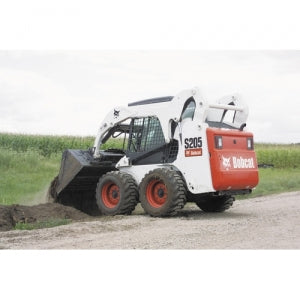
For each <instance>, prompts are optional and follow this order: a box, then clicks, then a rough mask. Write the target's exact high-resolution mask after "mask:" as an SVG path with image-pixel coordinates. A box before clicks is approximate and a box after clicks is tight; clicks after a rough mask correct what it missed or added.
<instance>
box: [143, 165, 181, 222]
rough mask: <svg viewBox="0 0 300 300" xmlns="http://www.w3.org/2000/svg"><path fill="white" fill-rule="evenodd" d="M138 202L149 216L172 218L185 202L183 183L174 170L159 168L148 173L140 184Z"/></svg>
mask: <svg viewBox="0 0 300 300" xmlns="http://www.w3.org/2000/svg"><path fill="white" fill-rule="evenodd" d="M140 201H141V205H142V207H143V209H144V210H145V212H146V213H148V214H149V215H151V216H154V217H165V216H173V215H175V214H176V213H177V212H178V211H179V210H180V209H182V208H183V207H184V204H185V202H186V188H185V184H184V181H183V179H182V178H181V176H180V175H179V174H178V173H177V172H176V171H174V170H170V169H165V168H160V169H155V170H153V171H150V172H149V173H148V174H146V175H145V177H144V178H143V180H142V182H141V184H140Z"/></svg>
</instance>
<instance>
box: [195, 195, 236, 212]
mask: <svg viewBox="0 0 300 300" xmlns="http://www.w3.org/2000/svg"><path fill="white" fill-rule="evenodd" d="M234 201H235V198H234V197H233V196H227V195H223V196H208V197H207V198H206V199H205V200H203V199H201V200H199V201H197V200H196V201H195V203H196V204H197V206H198V207H199V208H201V209H202V210H203V211H205V212H223V211H225V210H227V209H229V208H230V207H231V206H232V204H233V202H234Z"/></svg>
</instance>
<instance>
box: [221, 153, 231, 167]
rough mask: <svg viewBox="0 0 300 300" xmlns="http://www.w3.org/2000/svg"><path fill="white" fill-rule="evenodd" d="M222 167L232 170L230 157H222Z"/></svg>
mask: <svg viewBox="0 0 300 300" xmlns="http://www.w3.org/2000/svg"><path fill="white" fill-rule="evenodd" d="M222 165H223V167H224V168H225V169H226V170H228V169H230V168H231V163H230V157H224V156H223V155H222Z"/></svg>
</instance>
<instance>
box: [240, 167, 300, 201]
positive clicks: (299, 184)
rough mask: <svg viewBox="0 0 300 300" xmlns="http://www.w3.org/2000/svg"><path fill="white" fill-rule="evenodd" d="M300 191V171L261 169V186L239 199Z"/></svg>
mask: <svg viewBox="0 0 300 300" xmlns="http://www.w3.org/2000/svg"><path fill="white" fill-rule="evenodd" d="M299 190H300V169H299V168H297V169H291V168H288V169H277V168H270V169H259V184H258V186H257V187H256V188H255V189H254V190H253V191H252V193H251V194H250V195H247V196H239V197H238V198H240V199H243V198H249V197H251V198H252V197H258V196H264V195H270V194H276V193H283V192H292V191H299Z"/></svg>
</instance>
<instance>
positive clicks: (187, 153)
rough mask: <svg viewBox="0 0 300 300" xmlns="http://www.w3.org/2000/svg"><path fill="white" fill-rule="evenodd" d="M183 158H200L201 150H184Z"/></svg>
mask: <svg viewBox="0 0 300 300" xmlns="http://www.w3.org/2000/svg"><path fill="white" fill-rule="evenodd" d="M184 155H185V157H191V156H202V148H196V149H187V150H184Z"/></svg>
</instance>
